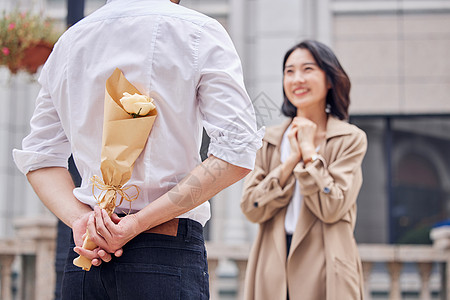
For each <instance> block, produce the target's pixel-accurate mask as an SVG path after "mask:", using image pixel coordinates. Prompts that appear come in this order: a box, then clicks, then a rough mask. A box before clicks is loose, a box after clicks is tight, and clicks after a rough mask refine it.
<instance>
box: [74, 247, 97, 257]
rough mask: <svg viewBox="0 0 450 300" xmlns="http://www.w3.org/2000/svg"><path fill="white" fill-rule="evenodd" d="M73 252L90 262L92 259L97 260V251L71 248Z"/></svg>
mask: <svg viewBox="0 0 450 300" xmlns="http://www.w3.org/2000/svg"><path fill="white" fill-rule="evenodd" d="M73 251H75V252H76V253H77V254H79V255H81V256H84V257H86V258H88V259H90V260H92V259H94V258H98V254H97V251H98V250H97V249H95V250H87V249H84V248H83V247H78V246H76V247H75V248H73Z"/></svg>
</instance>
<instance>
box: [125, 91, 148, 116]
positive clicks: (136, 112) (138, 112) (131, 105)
mask: <svg viewBox="0 0 450 300" xmlns="http://www.w3.org/2000/svg"><path fill="white" fill-rule="evenodd" d="M120 103H122V105H123V108H124V109H125V110H126V111H127V113H129V114H131V115H133V116H145V115H147V114H148V113H149V112H150V111H151V110H153V109H154V108H155V105H154V104H153V98H150V97H147V96H145V95H139V94H134V95H131V94H129V93H127V92H125V93H123V97H122V98H120Z"/></svg>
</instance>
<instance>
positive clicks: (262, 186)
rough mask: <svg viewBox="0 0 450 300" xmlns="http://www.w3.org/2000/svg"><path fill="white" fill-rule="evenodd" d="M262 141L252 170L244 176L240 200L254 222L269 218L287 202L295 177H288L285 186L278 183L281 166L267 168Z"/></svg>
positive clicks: (242, 207) (268, 157)
mask: <svg viewBox="0 0 450 300" xmlns="http://www.w3.org/2000/svg"><path fill="white" fill-rule="evenodd" d="M268 147H270V145H268V143H267V142H264V145H263V147H262V148H261V149H260V150H259V151H258V152H257V154H256V163H255V168H254V169H253V171H252V172H251V173H250V174H249V175H248V176H247V177H246V179H245V182H244V192H243V196H242V200H241V209H242V211H243V213H244V214H245V216H246V217H247V219H248V220H250V221H251V222H254V223H263V222H265V221H267V220H269V219H271V218H272V217H273V216H274V215H276V213H277V212H278V211H279V210H280V209H281V208H283V207H285V206H286V205H288V204H289V201H290V197H291V195H292V190H293V188H294V185H295V177H294V176H291V177H289V179H288V181H287V182H286V184H285V186H284V187H282V186H281V185H280V180H279V178H280V169H281V166H277V167H276V168H274V169H272V170H269V161H270V159H271V158H272V157H271V155H268V154H267V153H268V151H267V148H268Z"/></svg>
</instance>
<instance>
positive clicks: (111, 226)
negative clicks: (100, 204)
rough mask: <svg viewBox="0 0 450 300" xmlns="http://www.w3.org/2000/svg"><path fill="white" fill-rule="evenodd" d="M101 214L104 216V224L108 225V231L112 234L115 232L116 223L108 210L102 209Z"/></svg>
mask: <svg viewBox="0 0 450 300" xmlns="http://www.w3.org/2000/svg"><path fill="white" fill-rule="evenodd" d="M101 214H102V217H103V224H104V226H105V227H106V230H108V233H109V234H110V235H111V233H114V232H115V226H116V223H114V222H113V221H112V220H111V218H110V217H109V216H108V213H107V212H106V210H104V209H102V210H101Z"/></svg>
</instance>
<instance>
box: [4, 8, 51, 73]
mask: <svg viewBox="0 0 450 300" xmlns="http://www.w3.org/2000/svg"><path fill="white" fill-rule="evenodd" d="M58 37H59V34H57V33H56V31H55V30H54V26H53V23H52V22H50V21H49V20H47V19H44V18H42V17H41V16H38V15H32V14H31V13H21V12H18V11H16V12H13V13H10V14H6V13H3V18H2V19H0V65H5V66H7V67H8V68H9V70H10V71H11V73H12V74H16V73H17V72H18V71H20V70H23V71H25V72H28V73H30V74H34V73H36V72H37V70H38V68H39V66H41V65H43V64H44V63H45V61H46V60H47V58H48V56H49V55H50V53H51V51H52V49H53V45H54V44H55V42H56V40H57V39H58Z"/></svg>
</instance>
